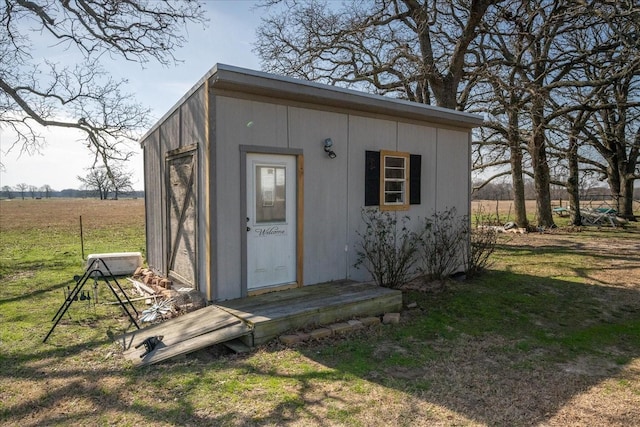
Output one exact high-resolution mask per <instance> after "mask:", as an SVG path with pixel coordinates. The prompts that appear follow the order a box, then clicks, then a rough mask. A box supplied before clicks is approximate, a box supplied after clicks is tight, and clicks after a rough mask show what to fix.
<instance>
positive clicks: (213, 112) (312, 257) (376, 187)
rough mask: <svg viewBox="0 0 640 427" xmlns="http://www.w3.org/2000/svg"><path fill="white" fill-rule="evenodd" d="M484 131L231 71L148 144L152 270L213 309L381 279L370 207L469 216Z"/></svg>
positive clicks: (382, 102)
mask: <svg viewBox="0 0 640 427" xmlns="http://www.w3.org/2000/svg"><path fill="white" fill-rule="evenodd" d="M481 123H482V118H481V117H479V116H477V115H473V114H469V113H464V112H458V111H454V110H449V109H444V108H438V107H433V106H428V105H423V104H417V103H413V102H408V101H403V100H398V99H390V98H386V97H382V96H377V95H372V94H368V93H362V92H358V91H353V90H347V89H342V88H337V87H333V86H327V85H322V84H318V83H312V82H308V81H301V80H296V79H292V78H287V77H282V76H276V75H272V74H267V73H263V72H257V71H252V70H247V69H242V68H237V67H232V66H228V65H222V64H218V65H216V66H214V67H213V68H212V69H211V70H210V71H209V72H208V73H207V74H206V75H205V76H204V77H203V78H202V79H201V80H200V81H199V82H198V83H196V85H195V86H194V87H193V88H192V89H191V90H190V91H189V92H188V93H187V94H185V95H184V97H182V99H180V100H179V101H178V103H177V104H176V105H175V106H174V107H173V108H172V109H171V110H170V111H169V112H167V114H165V115H164V117H162V119H161V120H160V121H159V122H158V123H157V124H156V125H154V126H153V127H152V128H151V129H150V130H149V131H148V132H147V133H146V134H145V135H144V136H143V137H142V139H141V145H142V148H143V150H144V176H145V207H146V237H147V253H146V257H147V263H148V264H149V266H150V268H152V269H153V270H155V271H156V273H158V274H161V275H164V276H168V277H170V278H171V279H172V280H174V281H176V282H179V283H181V284H183V285H184V286H188V287H193V288H195V289H197V290H199V291H200V292H201V293H202V294H204V295H205V297H206V298H207V299H208V300H209V301H223V300H228V299H235V298H241V297H245V296H248V295H253V294H259V293H264V292H267V291H273V290H280V289H287V288H292V287H302V286H306V285H312V284H317V283H323V282H329V281H337V280H344V279H352V280H369V279H370V277H369V275H368V273H367V272H366V271H365V270H364V269H356V268H355V267H354V263H355V261H356V252H355V245H356V242H357V239H358V235H357V232H358V231H363V230H362V226H361V223H362V216H361V211H362V209H363V207H365V206H376V207H378V208H380V209H382V210H391V211H397V212H401V213H402V214H403V215H408V216H409V217H410V218H412V220H418V219H419V218H424V217H426V216H428V215H431V214H432V213H433V212H435V211H441V210H445V209H449V208H456V210H457V212H458V213H459V214H462V215H464V214H469V210H470V152H471V130H472V128H473V127H476V126H479V125H480V124H481Z"/></svg>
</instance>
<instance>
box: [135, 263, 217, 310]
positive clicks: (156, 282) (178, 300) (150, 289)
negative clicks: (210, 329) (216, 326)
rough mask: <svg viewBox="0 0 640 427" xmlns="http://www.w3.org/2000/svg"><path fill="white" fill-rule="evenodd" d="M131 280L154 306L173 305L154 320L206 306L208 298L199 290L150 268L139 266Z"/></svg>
mask: <svg viewBox="0 0 640 427" xmlns="http://www.w3.org/2000/svg"><path fill="white" fill-rule="evenodd" d="M131 282H132V283H133V284H134V286H135V288H136V289H137V290H138V292H139V293H140V294H141V295H143V296H148V297H149V298H148V303H149V304H153V307H155V306H159V305H160V304H161V305H162V306H163V307H171V309H170V310H165V311H163V312H162V316H158V318H157V319H155V318H154V320H163V319H164V320H166V319H169V318H172V317H176V316H179V315H180V314H184V313H188V312H190V311H194V310H197V309H199V308H202V307H204V306H206V300H205V299H204V297H203V296H202V294H200V292H198V291H197V290H195V289H193V288H190V287H184V286H182V285H180V284H176V283H174V282H173V281H171V280H170V279H167V278H166V277H163V276H160V275H158V274H156V273H154V272H153V271H152V270H150V269H148V268H143V267H139V268H138V269H137V270H136V271H135V273H134V274H133V278H132V279H131Z"/></svg>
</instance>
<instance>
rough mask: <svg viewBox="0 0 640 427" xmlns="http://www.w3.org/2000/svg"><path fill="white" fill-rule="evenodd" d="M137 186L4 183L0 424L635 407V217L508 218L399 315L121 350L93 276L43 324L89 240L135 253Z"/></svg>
mask: <svg viewBox="0 0 640 427" xmlns="http://www.w3.org/2000/svg"><path fill="white" fill-rule="evenodd" d="M143 211H144V207H143V204H142V201H140V200H137V201H136V200H134V201H126V200H121V201H102V202H101V201H93V200H65V201H59V200H27V201H15V200H14V201H10V202H8V201H0V424H1V425H16V426H41V425H91V426H94V425H118V426H122V425H124V426H127V425H131V426H143V425H154V426H157V425H160V426H162V425H215V426H218V425H223V426H224V425H229V426H250V425H296V426H299V425H348V426H374V425H375V426H378V425H380V426H382V425H399V426H430V425H471V426H473V425H504V426H514V425H549V426H552V425H557V426H566V425H620V426H623V425H624V426H628V425H640V292H638V291H639V289H640V229H638V226H636V225H632V226H630V227H629V228H628V229H627V230H605V229H603V230H595V229H589V230H585V231H581V232H575V231H573V232H568V231H566V232H565V231H563V230H562V229H560V230H557V231H554V232H552V233H545V234H536V233H531V234H528V235H502V236H500V241H499V247H498V250H497V252H496V254H495V257H494V261H495V262H494V264H493V266H492V268H491V270H490V271H489V272H487V274H485V275H483V276H481V277H479V278H477V279H473V280H468V281H465V282H451V283H447V284H446V285H445V286H444V287H441V286H438V287H436V286H429V287H427V289H426V290H425V291H422V292H418V291H407V292H406V293H405V301H406V302H407V303H409V302H416V303H417V308H414V309H410V310H405V311H404V312H403V313H402V320H401V323H400V324H399V325H385V326H380V327H377V328H371V329H367V330H365V331H363V332H359V333H357V334H355V335H352V336H349V337H344V338H340V339H330V340H326V341H320V342H315V343H309V344H305V345H302V346H299V347H295V348H286V347H284V346H281V345H280V344H278V343H271V344H268V345H265V346H263V347H260V348H258V349H256V350H255V351H253V352H252V353H250V354H248V355H234V354H230V353H226V352H224V351H223V350H222V349H221V348H219V347H213V348H209V349H205V350H201V351H199V352H196V353H193V354H191V355H188V356H185V357H182V358H178V359H174V360H171V361H168V362H165V363H161V364H158V365H153V366H150V367H146V368H142V369H139V368H132V367H131V366H129V365H128V363H127V362H126V361H125V360H124V359H123V358H122V357H121V349H120V348H119V347H118V345H117V344H115V343H113V342H112V341H111V340H110V339H109V338H108V335H107V332H109V333H114V334H117V333H119V332H121V331H124V330H125V329H127V328H129V327H130V325H129V322H128V321H127V318H126V316H125V315H123V313H122V312H121V311H120V310H119V308H118V307H117V306H114V305H105V304H102V302H104V301H107V300H109V299H113V297H111V298H110V295H109V294H108V292H107V291H105V290H104V289H101V288H100V299H99V301H100V302H101V303H100V304H98V305H97V306H96V307H90V306H88V305H86V304H74V305H72V309H71V310H70V315H69V316H65V318H64V320H63V321H62V322H61V324H60V325H59V326H58V327H57V329H56V330H55V331H54V333H53V335H52V336H51V338H50V339H49V341H48V342H47V343H46V344H43V343H42V339H43V338H44V336H45V335H46V333H47V332H48V330H49V328H50V327H51V318H52V317H53V316H54V314H55V312H56V310H57V309H58V307H59V306H60V304H61V303H62V301H63V298H64V297H63V294H64V289H66V287H67V286H73V284H74V283H73V275H75V274H79V273H81V272H82V259H81V249H80V236H79V234H80V233H79V216H80V215H82V219H83V228H84V241H85V243H84V244H85V253H86V254H89V253H98V252H121V251H141V252H143V253H144V217H143Z"/></svg>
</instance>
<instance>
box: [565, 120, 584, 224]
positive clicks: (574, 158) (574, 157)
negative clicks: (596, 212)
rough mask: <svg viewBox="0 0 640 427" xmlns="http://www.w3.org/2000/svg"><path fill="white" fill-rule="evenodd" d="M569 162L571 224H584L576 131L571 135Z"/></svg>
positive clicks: (568, 182) (568, 190)
mask: <svg viewBox="0 0 640 427" xmlns="http://www.w3.org/2000/svg"><path fill="white" fill-rule="evenodd" d="M567 161H568V163H569V178H568V179H567V192H568V193H569V206H570V207H571V225H576V226H580V225H582V215H581V214H580V185H579V183H580V169H579V166H578V138H577V136H576V135H575V133H574V132H571V135H569V150H568V152H567Z"/></svg>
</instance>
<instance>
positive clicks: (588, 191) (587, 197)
mask: <svg viewBox="0 0 640 427" xmlns="http://www.w3.org/2000/svg"><path fill="white" fill-rule="evenodd" d="M483 184H484V185H483ZM473 185H474V186H475V187H477V188H478V189H477V190H476V191H474V192H473V193H472V194H471V198H472V200H513V185H511V182H507V181H504V182H498V181H493V182H490V183H488V184H485V183H484V182H481V181H474V182H473ZM550 195H551V200H553V201H554V203H560V202H563V203H568V201H569V193H568V192H567V189H566V188H565V187H563V186H561V185H552V186H551V189H550ZM524 198H525V200H535V199H536V189H535V184H534V182H533V180H531V179H527V180H525V182H524ZM580 198H581V199H582V200H584V201H593V200H599V201H603V200H606V201H607V202H611V201H612V199H613V198H612V196H611V190H610V189H609V188H608V187H606V186H602V185H599V186H585V187H582V188H581V189H580ZM634 200H640V188H636V189H635V191H634Z"/></svg>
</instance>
